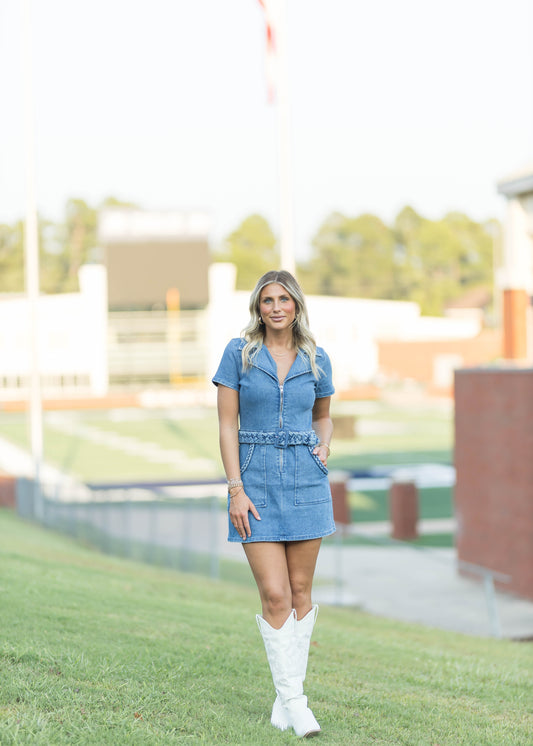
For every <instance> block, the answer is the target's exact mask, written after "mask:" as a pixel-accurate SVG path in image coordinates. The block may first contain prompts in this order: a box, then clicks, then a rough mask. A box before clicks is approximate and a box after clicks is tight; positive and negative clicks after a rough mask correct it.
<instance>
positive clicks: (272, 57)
mask: <svg viewBox="0 0 533 746" xmlns="http://www.w3.org/2000/svg"><path fill="white" fill-rule="evenodd" d="M259 4H260V5H261V7H262V8H263V10H264V11H265V26H266V52H265V71H266V83H267V95H268V103H269V104H271V103H273V102H274V100H275V98H276V32H275V22H274V18H273V15H274V13H273V8H272V0H259Z"/></svg>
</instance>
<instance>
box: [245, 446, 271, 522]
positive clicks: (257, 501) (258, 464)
mask: <svg viewBox="0 0 533 746" xmlns="http://www.w3.org/2000/svg"><path fill="white" fill-rule="evenodd" d="M239 462H240V466H241V478H242V482H243V487H244V491H245V492H246V494H247V495H248V497H249V498H250V500H251V501H252V502H253V504H254V505H255V507H256V508H264V507H265V505H266V504H267V475H266V446H264V445H257V444H256V443H250V444H248V443H241V445H240V446H239Z"/></svg>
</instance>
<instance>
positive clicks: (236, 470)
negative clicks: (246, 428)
mask: <svg viewBox="0 0 533 746" xmlns="http://www.w3.org/2000/svg"><path fill="white" fill-rule="evenodd" d="M217 407H218V425H219V440H220V455H221V456H222V463H223V464H224V471H225V472H226V477H227V478H228V480H230V479H240V474H241V468H240V464H239V393H238V392H237V391H235V390H234V389H230V388H229V387H228V386H222V385H221V384H219V385H218V392H217ZM230 496H231V500H230V508H229V515H230V520H231V522H232V523H233V525H234V526H235V528H236V529H237V531H238V532H239V536H240V537H241V539H246V536H248V538H249V537H250V536H251V535H252V532H251V530H250V521H249V519H248V511H251V512H252V513H253V515H254V516H255V518H257V520H258V521H260V520H261V518H260V517H259V513H258V512H257V509H256V507H255V505H254V504H253V502H252V501H251V500H250V498H249V497H248V495H247V494H246V493H245V491H244V489H243V487H234V488H232V489H231V490H230Z"/></svg>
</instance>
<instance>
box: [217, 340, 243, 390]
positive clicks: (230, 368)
mask: <svg viewBox="0 0 533 746" xmlns="http://www.w3.org/2000/svg"><path fill="white" fill-rule="evenodd" d="M240 342H241V340H240V339H232V340H231V342H229V343H228V344H227V345H226V349H225V350H224V354H223V355H222V359H221V360H220V365H219V366H218V369H217V372H216V373H215V375H214V376H213V378H212V379H211V380H212V381H213V383H214V384H215V386H218V384H219V383H220V384H222V386H227V387H228V388H230V389H235V391H238V390H239V387H240V379H241V370H242V358H241V350H240Z"/></svg>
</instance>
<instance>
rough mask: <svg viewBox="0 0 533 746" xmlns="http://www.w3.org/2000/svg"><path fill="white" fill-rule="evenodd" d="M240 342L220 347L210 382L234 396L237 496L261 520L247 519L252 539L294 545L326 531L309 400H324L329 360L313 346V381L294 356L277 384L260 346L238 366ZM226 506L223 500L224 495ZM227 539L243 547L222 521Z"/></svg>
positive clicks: (327, 502) (328, 509)
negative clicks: (316, 372)
mask: <svg viewBox="0 0 533 746" xmlns="http://www.w3.org/2000/svg"><path fill="white" fill-rule="evenodd" d="M245 344H246V343H245V341H244V340H243V339H232V340H231V342H229V344H228V345H227V347H226V349H225V351H224V354H223V356H222V360H221V362H220V365H219V367H218V370H217V372H216V374H215V376H214V377H213V383H214V384H215V385H218V384H221V385H223V386H228V387H229V388H231V389H234V390H235V391H237V392H238V393H239V460H240V468H241V479H242V481H243V486H244V491H245V492H246V494H247V495H248V497H249V498H250V500H251V501H252V502H253V503H254V505H255V507H256V508H257V512H258V513H259V515H260V516H261V520H260V521H258V520H257V519H256V518H254V516H253V515H252V513H249V514H248V517H249V520H250V529H251V532H252V535H251V537H250V538H248V539H246V540H245V541H246V543H248V542H253V541H301V540H304V539H317V538H319V537H321V536H328V535H329V534H332V533H334V531H335V524H334V522H333V507H332V502H331V490H330V486H329V481H328V470H327V468H326V467H325V466H324V465H323V463H322V462H321V461H320V459H319V458H318V456H315V455H314V454H313V449H314V448H315V446H316V444H317V443H318V437H317V435H316V433H315V432H314V430H313V429H312V411H313V406H314V403H315V400H316V399H319V398H321V397H325V396H331V395H332V394H333V393H334V391H335V389H334V388H333V383H332V380H331V363H330V361H329V358H328V356H327V354H326V353H325V352H324V350H323V349H322V348H320V347H318V348H317V354H316V362H317V365H318V368H319V370H320V376H319V378H318V379H317V378H315V376H314V374H313V371H312V370H311V364H310V362H309V358H308V357H307V355H306V354H305V353H303V352H302V351H300V352H299V353H298V355H297V356H296V359H295V361H294V363H293V364H292V367H291V368H290V370H289V372H288V374H287V376H286V378H285V380H284V382H283V384H281V383H280V382H279V380H278V373H277V367H276V363H275V361H274V359H273V358H272V356H271V354H270V352H269V351H268V349H267V348H266V347H265V346H264V345H263V346H262V347H261V348H260V350H259V352H258V353H257V354H256V355H255V356H254V357H253V358H252V360H253V362H252V365H251V367H250V368H249V369H248V370H247V371H246V372H244V371H243V369H242V358H241V351H242V348H243V347H244V345H245ZM228 509H229V496H228ZM228 541H235V542H241V543H243V540H242V538H241V537H240V536H239V534H238V533H237V531H236V529H235V527H234V526H233V524H232V523H231V521H229V535H228Z"/></svg>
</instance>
